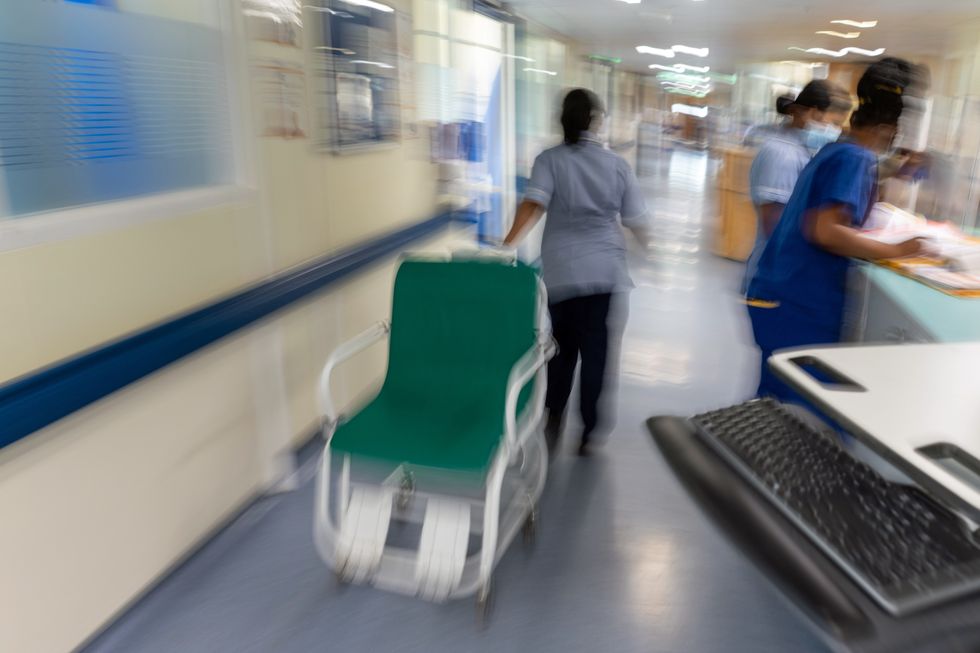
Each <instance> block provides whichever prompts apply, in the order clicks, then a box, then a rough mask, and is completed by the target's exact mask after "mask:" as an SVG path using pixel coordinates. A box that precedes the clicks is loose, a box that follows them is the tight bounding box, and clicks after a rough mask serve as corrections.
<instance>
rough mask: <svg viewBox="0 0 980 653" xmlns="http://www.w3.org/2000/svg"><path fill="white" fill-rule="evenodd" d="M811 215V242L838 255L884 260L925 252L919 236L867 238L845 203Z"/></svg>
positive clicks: (819, 210) (809, 236)
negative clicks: (881, 240)
mask: <svg viewBox="0 0 980 653" xmlns="http://www.w3.org/2000/svg"><path fill="white" fill-rule="evenodd" d="M809 217H810V219H809V220H808V221H807V223H808V225H809V234H808V238H809V239H810V241H811V242H812V243H814V244H815V245H817V246H819V247H821V248H823V249H825V250H827V251H828V252H830V253H831V254H836V255H837V256H848V257H853V258H864V259H884V258H900V257H903V256H914V255H916V254H918V253H919V252H921V251H922V241H921V240H920V239H918V238H912V239H911V240H906V241H905V242H901V243H895V244H889V243H879V242H878V241H876V240H872V239H870V238H865V237H864V236H862V235H861V233H860V232H859V231H858V230H857V229H855V228H854V227H852V226H851V224H852V219H851V214H850V211H849V210H848V208H847V207H846V205H844V204H837V205H832V206H828V207H825V208H822V209H816V210H815V211H814V212H813V214H812V215H811V216H809Z"/></svg>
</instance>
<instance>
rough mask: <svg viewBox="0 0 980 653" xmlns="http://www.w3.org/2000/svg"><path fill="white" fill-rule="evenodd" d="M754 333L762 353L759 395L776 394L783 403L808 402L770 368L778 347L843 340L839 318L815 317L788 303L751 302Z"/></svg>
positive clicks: (822, 343)
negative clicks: (753, 303) (773, 304)
mask: <svg viewBox="0 0 980 653" xmlns="http://www.w3.org/2000/svg"><path fill="white" fill-rule="evenodd" d="M748 309H749V319H751V320H752V334H753V336H754V337H755V343H756V344H757V345H758V346H759V349H760V350H761V352H762V369H761V375H760V377H759V389H758V390H757V395H758V396H759V397H774V398H776V399H778V400H780V401H782V402H791V403H794V404H801V405H808V402H806V401H804V400H803V398H802V397H800V396H799V394H797V393H796V392H795V391H794V390H793V389H792V388H790V387H789V386H788V385H786V384H785V383H783V381H782V380H780V379H779V378H778V377H777V376H776V375H775V374H773V373H772V371H771V370H770V369H769V363H768V361H769V357H770V356H771V355H772V353H773V352H774V351H776V350H779V349H786V348H789V347H806V346H810V345H824V344H830V343H835V342H840V333H841V326H840V321H839V320H837V321H836V322H828V321H825V320H815V319H814V318H813V316H812V315H810V314H807V313H804V312H803V311H802V310H800V309H797V308H795V307H793V306H787V305H785V304H783V305H780V306H777V307H775V308H763V307H759V306H752V305H749V307H748Z"/></svg>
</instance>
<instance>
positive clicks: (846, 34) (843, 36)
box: [817, 29, 861, 39]
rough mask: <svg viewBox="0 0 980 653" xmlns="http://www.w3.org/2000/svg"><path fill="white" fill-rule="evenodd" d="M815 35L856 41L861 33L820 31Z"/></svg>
mask: <svg viewBox="0 0 980 653" xmlns="http://www.w3.org/2000/svg"><path fill="white" fill-rule="evenodd" d="M817 34H826V35H827V36H836V37H837V38H841V39H856V38H857V37H859V36H861V32H835V31H833V30H829V29H822V30H820V31H819V32H817Z"/></svg>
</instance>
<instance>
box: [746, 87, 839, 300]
mask: <svg viewBox="0 0 980 653" xmlns="http://www.w3.org/2000/svg"><path fill="white" fill-rule="evenodd" d="M780 101H781V104H780V107H779V108H780V109H782V110H783V111H784V112H785V113H786V114H787V115H789V116H790V121H789V123H787V124H786V125H785V126H783V127H782V128H781V129H779V130H778V131H776V132H775V133H774V134H773V135H772V136H770V137H769V138H768V139H767V140H766V141H765V142H764V143H763V144H762V146H761V147H760V148H759V151H758V152H757V153H756V155H755V159H753V160H752V168H751V169H750V170H749V195H750V196H751V198H752V204H753V205H754V206H755V211H756V215H757V217H758V221H757V226H756V236H755V246H754V247H753V248H752V254H751V255H750V256H749V260H748V262H747V263H746V266H745V282H744V284H743V291H744V290H745V287H746V286H747V284H748V281H749V279H751V278H752V275H753V274H754V273H755V269H756V267H757V266H758V263H759V257H760V256H762V250H763V249H765V246H766V242H767V241H768V240H769V236H770V235H772V232H773V230H775V228H776V224H777V223H778V222H779V216H781V215H782V213H783V207H785V206H786V202H788V201H789V198H790V195H792V194H793V188H795V187H796V180H797V178H799V176H800V173H801V172H802V171H803V168H804V167H806V164H807V163H809V162H810V157H812V156H813V155H814V154H816V153H817V152H818V151H819V150H820V148H821V147H823V146H824V145H826V144H827V143H832V142H834V141H836V140H837V138H838V137H839V136H840V134H841V126H842V125H843V124H844V120H845V119H846V118H847V114H848V113H849V112H850V110H851V98H850V96H849V95H848V94H847V91H845V90H844V89H843V88H841V87H840V86H838V85H836V84H834V83H832V82H828V81H826V80H822V79H815V80H813V81H812V82H810V83H809V84H807V85H806V86H804V87H803V90H802V91H800V94H799V95H798V96H796V98H795V99H793V100H791V101H790V104H789V106H783V104H784V102H783V98H780Z"/></svg>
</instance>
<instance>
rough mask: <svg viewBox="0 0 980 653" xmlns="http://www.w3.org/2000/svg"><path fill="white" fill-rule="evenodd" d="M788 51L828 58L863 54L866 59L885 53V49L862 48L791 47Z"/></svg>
mask: <svg viewBox="0 0 980 653" xmlns="http://www.w3.org/2000/svg"><path fill="white" fill-rule="evenodd" d="M789 49H790V50H796V51H797V52H809V53H810V54H823V55H826V56H828V57H843V56H844V55H846V54H852V53H853V54H863V55H864V56H866V57H877V56H879V55H882V54H884V53H885V48H878V49H877V50H865V49H864V48H841V49H840V50H828V49H826V48H798V47H796V46H792V47H790V48H789Z"/></svg>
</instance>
